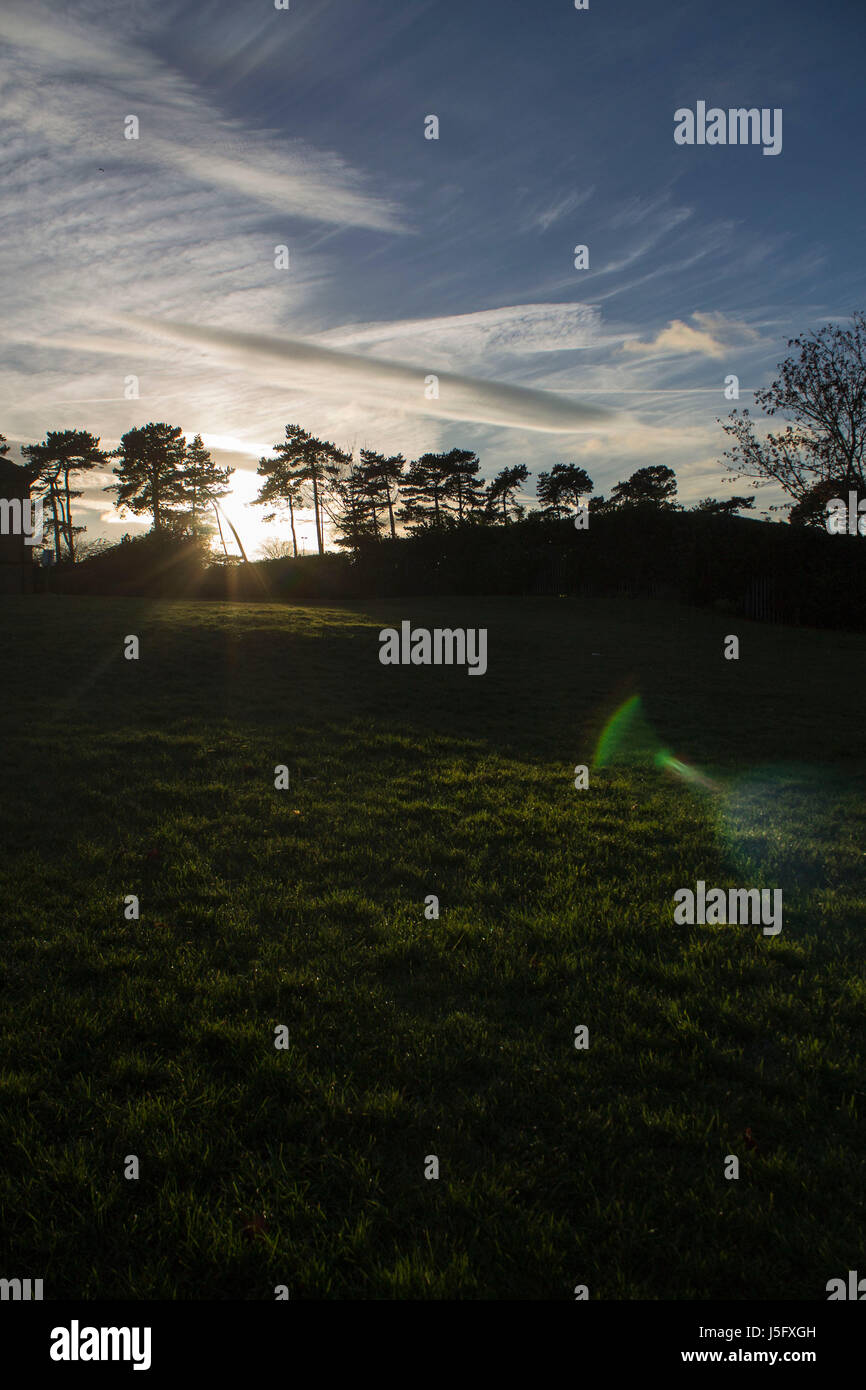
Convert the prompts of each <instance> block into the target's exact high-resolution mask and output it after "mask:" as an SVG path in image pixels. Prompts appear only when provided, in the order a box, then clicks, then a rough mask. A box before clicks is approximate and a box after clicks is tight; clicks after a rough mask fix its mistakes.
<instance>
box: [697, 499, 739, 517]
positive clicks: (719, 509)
mask: <svg viewBox="0 0 866 1390" xmlns="http://www.w3.org/2000/svg"><path fill="white" fill-rule="evenodd" d="M754 505H755V499H754V497H726V498H724V499H723V500H721V501H720V500H719V498H718V497H702V498H701V500H700V502H696V503H695V505H694V506H693V507H692V511H693V512H712V513H713V514H714V515H715V516H733V515H734V513H735V512H742V511H750V510H751V508H752V507H754Z"/></svg>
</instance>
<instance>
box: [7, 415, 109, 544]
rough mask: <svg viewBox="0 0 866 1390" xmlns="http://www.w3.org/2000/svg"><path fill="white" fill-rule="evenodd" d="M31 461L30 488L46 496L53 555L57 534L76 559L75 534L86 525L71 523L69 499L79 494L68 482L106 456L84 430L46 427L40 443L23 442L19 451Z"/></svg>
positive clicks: (103, 461)
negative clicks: (45, 432)
mask: <svg viewBox="0 0 866 1390" xmlns="http://www.w3.org/2000/svg"><path fill="white" fill-rule="evenodd" d="M21 452H22V453H23V454H24V455H25V456H26V457H27V458H28V459H29V460H30V469H29V472H30V482H31V491H34V492H35V493H36V495H37V496H41V497H43V498H46V497H47V499H48V503H49V506H50V508H51V524H52V529H53V531H54V554H55V558H56V559H57V560H58V561H59V560H60V537H61V535H62V536H63V539H64V541H65V542H66V552H67V554H68V556H69V558H70V560H72V561H73V563H74V561H75V537H76V535H79V534H80V533H81V532H82V531H85V530H86V529H87V528H86V527H85V526H74V525H73V523H72V499H73V498H74V497H80V496H81V492H80V491H76V490H75V489H74V488H73V487H72V485H71V482H70V479H71V478H72V476H73V474H78V473H88V472H90V471H91V470H92V469H94V468H97V467H98V466H99V464H102V463H105V462H106V460H107V458H108V455H107V454H106V453H105V451H104V450H102V449H100V447H99V439H98V438H95V437H94V436H93V435H92V434H89V433H88V431H87V430H49V431H48V433H47V434H46V436H45V438H44V439H43V440H42V442H41V443H39V444H26V445H25V446H24V448H23V449H22V451H21Z"/></svg>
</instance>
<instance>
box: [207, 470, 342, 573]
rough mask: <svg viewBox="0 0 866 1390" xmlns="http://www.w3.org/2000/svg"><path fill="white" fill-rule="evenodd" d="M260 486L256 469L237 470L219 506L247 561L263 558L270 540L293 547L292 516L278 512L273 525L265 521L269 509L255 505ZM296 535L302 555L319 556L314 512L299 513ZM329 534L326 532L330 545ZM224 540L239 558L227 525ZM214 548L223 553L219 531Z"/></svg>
mask: <svg viewBox="0 0 866 1390" xmlns="http://www.w3.org/2000/svg"><path fill="white" fill-rule="evenodd" d="M260 486H261V479H260V478H259V477H258V476H257V474H256V471H255V468H254V467H250V468H236V469H235V471H234V473H233V474H232V477H231V480H230V490H229V492H227V493H226V495H225V497H223V498H222V499H221V501H220V504H219V505H220V510H221V512H222V514H223V516H224V517H228V519H229V520H230V521H231V523H232V525H233V526H234V528H235V530H236V531H237V533H238V535H239V536H240V538H241V540H242V542H243V546H244V550H245V551H246V553H247V558H248V559H250V560H260V559H262V558H263V553H264V552H263V549H262V547H263V546H264V544H265V542H266V541H268V540H281V541H286V542H287V543H288V544H289V545H291V543H292V531H291V526H290V525H289V514H288V512H283V511H277V514H276V516H275V517H274V520H273V521H265V520H264V519H263V513H264V514H268V512H269V509H268V508H267V507H261V506H256V505H254V499H255V498H256V497H257V496H258V491H259V487H260ZM295 534H296V536H297V538H298V554H299V555H313V554H315V553H316V548H317V547H316V526H315V521H314V518H313V512H312V508H307V507H304V508H303V509H301V510H297V511H296V512H295ZM327 534H328V533H327V530H326V532H325V536H326V542H327ZM223 536H224V538H225V545H226V549H227V550H228V553H229V555H237V554H238V545H237V541H236V540H235V538H234V536H233V535H232V533H231V528H230V527H228V526H226V525H225V522H223ZM212 544H213V546H214V548H215V549H222V542H221V541H220V538H219V531H217V533H216V535H215V537H214V540H213V542H212Z"/></svg>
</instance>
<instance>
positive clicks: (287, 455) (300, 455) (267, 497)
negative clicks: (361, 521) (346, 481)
mask: <svg viewBox="0 0 866 1390" xmlns="http://www.w3.org/2000/svg"><path fill="white" fill-rule="evenodd" d="M274 452H275V454H276V455H277V458H276V459H264V458H263V459H260V460H259V466H258V469H257V471H258V472H259V473H260V474H261V475H262V476H263V477H265V478H266V479H267V478H268V477H270V476H271V475H273V476H274V477H276V478H278V480H279V481H278V483H277V484H276V485H275V486H274V487H273V488H271V489H268V488H267V484H265V485H264V486H263V487H262V488H261V489H260V490H259V495H258V497H257V498H256V499H255V500H256V502H268V501H272V500H274V499H276V498H280V499H281V500H282V501H283V502H286V501H288V502H289V507H290V514H291V516H292V535H293V536H294V507H295V505H296V503H295V498H294V497H290V496H289V491H288V489H289V479H290V478H294V479H296V480H297V482H298V483H299V484H300V485H301V486H302V487H304V486H307V487H308V488H309V491H310V493H311V495H312V503H313V516H314V518H315V523H316V540H317V542H318V549H319V554H320V555H324V553H325V532H324V523H323V516H324V514H325V509H326V504H327V502H328V498H329V494H330V493H332V492H333V491H334V485H335V483H336V481H337V480H338V478H339V476H340V469H341V467H342V466H344V465H346V464H348V463H350V462H351V455H350V454H346V453H344V452H343V451H342V449H338V448H337V446H336V445H335V444H331V443H330V442H329V441H328V440H326V439H316V438H315V436H314V435H312V434H310V433H309V432H308V431H307V430H305V429H302V428H301V426H300V425H286V437H285V440H284V441H283V442H282V443H280V444H275V445H274ZM296 495H297V494H296Z"/></svg>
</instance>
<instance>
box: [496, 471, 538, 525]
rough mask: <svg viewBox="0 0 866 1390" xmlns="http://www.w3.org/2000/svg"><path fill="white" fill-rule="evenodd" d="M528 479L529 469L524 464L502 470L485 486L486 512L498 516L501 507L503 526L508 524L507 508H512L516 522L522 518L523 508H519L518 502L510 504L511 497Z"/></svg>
mask: <svg viewBox="0 0 866 1390" xmlns="http://www.w3.org/2000/svg"><path fill="white" fill-rule="evenodd" d="M528 477H529V469H528V468H527V466H526V464H525V463H516V464H514V466H513V467H512V468H503V469H502V470H501V472H499V473H497V474H496V477H495V478H491V480H490V482H489V483H488V484H487V507H488V510H489V511H490V513H491V514H492V515H495V516H498V515H499V509H500V507H501V508H502V521H503V524H505V525H507V524H508V521H509V516H508V509H509V507H511V508H512V510H513V512H514V515H515V519H516V520H517V521H519V520H520V518H521V517H522V516H523V514H524V511H525V508H523V507H521V506H520V504H519V502H512V497H513V495H514V493H515V492H517V491H518V489H519V488H520V486H521V484H522V483H525V482H526V479H527V478H528Z"/></svg>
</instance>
